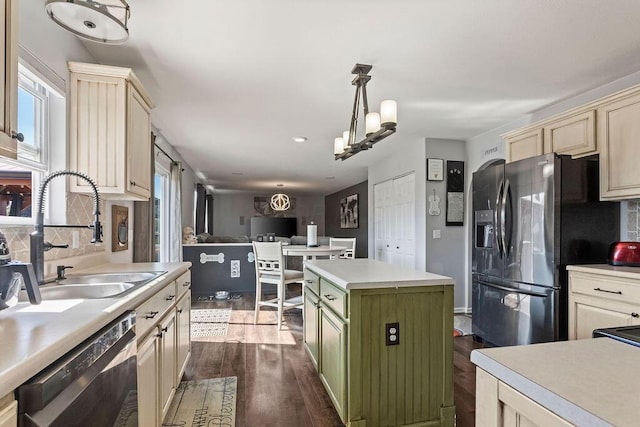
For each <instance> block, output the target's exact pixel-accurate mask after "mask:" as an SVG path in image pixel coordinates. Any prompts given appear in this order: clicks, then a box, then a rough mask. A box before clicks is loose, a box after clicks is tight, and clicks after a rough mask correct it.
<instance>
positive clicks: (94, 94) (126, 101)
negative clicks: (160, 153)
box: [69, 62, 153, 200]
mask: <svg viewBox="0 0 640 427" xmlns="http://www.w3.org/2000/svg"><path fill="white" fill-rule="evenodd" d="M69 71H70V72H71V74H70V82H69V92H70V95H69V163H70V165H69V167H70V169H73V170H78V171H80V172H83V173H85V174H87V175H89V176H90V177H91V178H92V179H93V180H94V181H95V182H96V184H97V186H98V189H99V190H100V194H101V196H102V197H104V198H106V199H120V200H123V199H127V200H147V199H148V198H149V196H150V188H151V117H150V110H151V108H153V105H152V103H151V100H150V99H149V95H148V94H147V93H146V91H145V90H144V88H143V87H142V84H141V83H140V81H139V80H138V79H137V78H136V76H135V75H134V74H133V72H132V70H131V69H130V68H122V67H112V66H106V65H97V64H84V63H78V62H69ZM71 191H73V192H77V193H90V192H91V187H89V186H88V185H87V183H86V182H84V181H81V180H77V179H73V180H72V181H71Z"/></svg>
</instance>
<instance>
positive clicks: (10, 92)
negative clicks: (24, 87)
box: [0, 0, 18, 159]
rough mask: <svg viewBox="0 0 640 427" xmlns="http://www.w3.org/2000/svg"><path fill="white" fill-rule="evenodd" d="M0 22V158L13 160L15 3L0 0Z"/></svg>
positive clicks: (15, 85) (14, 138)
mask: <svg viewBox="0 0 640 427" xmlns="http://www.w3.org/2000/svg"><path fill="white" fill-rule="evenodd" d="M0 13H1V14H2V15H1V16H0V23H1V25H4V27H3V28H2V31H0V36H1V37H2V41H1V42H0V44H1V45H2V47H3V48H4V56H3V57H2V60H3V62H2V64H0V73H1V74H2V75H0V82H2V83H0V156H3V157H9V158H12V159H15V158H16V157H17V154H18V147H17V142H16V138H17V135H18V131H17V130H16V126H17V123H18V115H17V102H18V0H0Z"/></svg>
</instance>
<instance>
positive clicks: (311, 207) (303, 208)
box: [213, 194, 325, 236]
mask: <svg viewBox="0 0 640 427" xmlns="http://www.w3.org/2000/svg"><path fill="white" fill-rule="evenodd" d="M270 196H271V194H214V195H213V231H214V233H215V234H216V235H220V236H249V235H251V217H252V216H254V215H255V213H254V209H253V198H254V197H270ZM289 196H290V197H295V199H296V207H295V211H294V212H291V213H287V214H286V215H285V216H287V217H294V216H295V217H296V218H297V223H298V235H306V233H307V231H306V230H307V228H306V227H307V224H308V223H309V222H311V221H313V222H315V223H316V224H317V225H318V235H319V236H323V235H324V232H325V226H324V225H325V224H324V196H297V195H295V194H289Z"/></svg>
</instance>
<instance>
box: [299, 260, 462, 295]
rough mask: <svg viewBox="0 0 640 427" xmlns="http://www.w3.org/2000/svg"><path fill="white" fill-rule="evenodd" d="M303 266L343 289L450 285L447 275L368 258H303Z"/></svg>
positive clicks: (451, 281) (450, 280)
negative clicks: (309, 259)
mask: <svg viewBox="0 0 640 427" xmlns="http://www.w3.org/2000/svg"><path fill="white" fill-rule="evenodd" d="M305 268H308V269H309V270H311V271H313V272H314V273H316V274H318V275H320V276H322V277H325V278H326V279H327V280H329V281H331V282H332V283H334V284H336V285H338V286H341V287H342V288H344V289H347V290H348V289H372V288H395V287H410V286H429V285H453V283H454V280H453V279H452V278H451V277H446V276H440V275H438V274H433V273H427V272H424V271H419V270H414V269H411V268H407V267H400V266H397V265H392V264H387V263H384V262H382V261H377V260H373V259H368V258H356V259H336V260H315V261H307V262H306V263H305Z"/></svg>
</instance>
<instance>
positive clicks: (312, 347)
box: [303, 289, 320, 369]
mask: <svg viewBox="0 0 640 427" xmlns="http://www.w3.org/2000/svg"><path fill="white" fill-rule="evenodd" d="M319 302H320V299H319V298H318V296H317V295H316V294H314V293H313V291H311V290H310V289H306V290H305V292H304V310H303V313H304V322H303V327H304V345H305V348H306V349H307V352H308V353H309V356H311V360H312V361H313V364H314V365H315V367H316V369H317V368H318V330H319V329H318V316H319V307H320V306H319V305H318V303H319Z"/></svg>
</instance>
